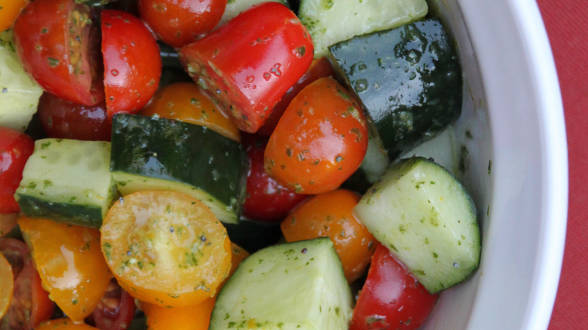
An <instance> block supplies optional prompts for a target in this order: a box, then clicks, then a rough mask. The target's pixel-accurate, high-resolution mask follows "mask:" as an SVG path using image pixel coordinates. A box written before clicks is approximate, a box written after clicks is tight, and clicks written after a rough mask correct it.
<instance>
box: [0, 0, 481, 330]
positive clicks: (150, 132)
mask: <svg viewBox="0 0 588 330" xmlns="http://www.w3.org/2000/svg"><path fill="white" fill-rule="evenodd" d="M0 5H1V6H0V32H1V33H0V91H1V92H0V329H63V330H65V329H96V328H97V329H145V328H148V329H211V330H216V329H329V330H331V329H332V330H337V329H354V330H363V329H416V328H419V327H420V326H421V325H422V324H424V322H425V321H426V319H427V317H428V315H429V314H430V313H431V311H432V310H433V308H434V306H435V303H436V301H437V299H438V296H439V293H440V292H442V291H443V290H445V289H448V288H451V287H452V286H454V285H456V284H459V283H460V282H462V281H465V280H467V278H468V277H469V276H471V274H472V273H473V272H474V271H475V270H476V269H477V267H478V265H479V261H480V250H481V244H480V229H479V225H478V221H477V215H476V214H477V212H476V207H475V205H474V203H473V201H472V199H471V198H470V196H469V194H468V192H467V191H466V189H465V188H464V186H462V184H461V183H460V182H459V181H458V179H457V178H456V176H454V174H453V173H452V172H453V171H454V169H453V168H451V167H449V168H447V169H446V168H445V167H443V166H442V165H440V164H438V163H436V162H435V159H433V158H425V157H415V156H410V155H412V154H414V148H416V147H418V146H419V145H421V143H423V142H424V141H427V140H430V139H431V138H433V137H435V136H437V135H438V134H439V133H441V132H442V131H444V130H446V129H448V127H450V125H451V124H452V123H453V122H454V121H455V120H456V119H457V118H458V117H459V115H460V113H461V101H462V88H463V87H462V77H461V69H460V65H459V59H458V57H457V53H456V50H455V47H454V45H453V43H452V39H451V36H450V35H449V34H448V31H447V30H446V29H445V28H444V26H443V24H442V22H441V21H440V20H439V19H438V18H436V16H435V15H434V13H431V12H430V11H429V7H428V5H427V2H426V0H361V1H351V0H349V1H343V0H341V1H334V0H301V1H286V0H276V1H267V0H228V1H227V0H198V1H196V0H136V1H133V0H119V1H116V0H34V1H27V0H17V1H11V2H10V3H9V4H6V5H5V4H4V3H1V2H0ZM449 129H450V128H449ZM436 153H437V154H439V150H436ZM441 153H442V152H441Z"/></svg>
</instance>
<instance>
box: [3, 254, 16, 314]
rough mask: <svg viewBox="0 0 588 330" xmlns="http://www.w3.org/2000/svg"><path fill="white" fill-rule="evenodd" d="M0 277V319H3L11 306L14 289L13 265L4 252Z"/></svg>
mask: <svg viewBox="0 0 588 330" xmlns="http://www.w3.org/2000/svg"><path fill="white" fill-rule="evenodd" d="M0 278H1V279H2V280H1V281H0V319H2V318H3V317H4V314H6V311H7V310H8V307H9V306H10V302H11V301H12V293H13V291H14V275H13V273H12V266H11V265H10V263H9V262H8V260H6V257H4V255H3V254H2V253H0Z"/></svg>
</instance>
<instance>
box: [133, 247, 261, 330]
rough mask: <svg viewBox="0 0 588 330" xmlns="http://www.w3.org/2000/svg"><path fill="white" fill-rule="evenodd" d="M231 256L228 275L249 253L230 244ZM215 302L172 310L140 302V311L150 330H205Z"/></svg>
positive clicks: (208, 301)
mask: <svg viewBox="0 0 588 330" xmlns="http://www.w3.org/2000/svg"><path fill="white" fill-rule="evenodd" d="M231 255H232V257H231V272H230V274H233V273H234V272H235V270H237V267H238V266H239V264H240V263H241V261H243V260H245V258H247V257H248V256H249V253H248V252H247V251H245V250H244V249H243V248H242V247H240V246H238V245H236V244H234V243H231ZM228 279H229V278H228V277H227V279H226V280H228ZM226 280H225V282H226ZM222 285H224V283H223V284H221V286H222ZM215 300H216V297H214V298H209V299H206V300H205V301H204V302H201V303H199V304H197V305H194V306H188V307H172V308H168V307H161V306H158V305H153V304H148V303H144V302H142V303H141V309H142V310H143V311H144V312H145V315H147V325H148V326H149V329H150V330H158V329H160V330H165V329H174V330H206V329H208V325H209V323H210V315H211V313H212V309H213V307H214V303H215Z"/></svg>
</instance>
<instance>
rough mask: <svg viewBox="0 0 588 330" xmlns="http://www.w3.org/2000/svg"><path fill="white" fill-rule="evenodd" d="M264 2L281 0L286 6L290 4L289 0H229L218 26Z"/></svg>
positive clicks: (278, 0)
mask: <svg viewBox="0 0 588 330" xmlns="http://www.w3.org/2000/svg"><path fill="white" fill-rule="evenodd" d="M264 2H279V3H281V4H283V5H285V6H288V1H287V0H229V1H227V7H226V8H225V12H224V13H223V17H221V20H220V22H219V23H218V25H217V27H219V26H221V25H223V24H225V23H226V22H228V21H230V20H232V19H233V18H235V17H236V16H237V15H239V14H240V13H242V12H244V11H245V10H247V9H249V8H251V7H253V6H255V5H258V4H260V3H264Z"/></svg>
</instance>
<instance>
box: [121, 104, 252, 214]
mask: <svg viewBox="0 0 588 330" xmlns="http://www.w3.org/2000/svg"><path fill="white" fill-rule="evenodd" d="M111 140H112V151H111V159H110V170H111V172H117V171H120V172H125V173H130V174H135V175H140V176H145V177H153V178H158V179H163V180H168V181H176V182H182V183H186V184H189V185H192V186H194V187H197V188H199V189H202V190H204V191H206V192H207V193H209V194H210V195H211V196H213V197H214V198H216V199H217V200H219V201H220V202H222V203H223V204H225V205H227V207H229V208H230V209H231V212H232V213H234V214H236V215H238V214H239V212H240V209H241V205H242V204H243V202H244V200H245V188H246V180H247V169H248V166H249V165H248V162H247V156H246V154H245V151H244V150H243V148H242V147H241V145H240V144H239V143H237V142H235V141H232V140H230V139H228V138H226V137H224V136H222V135H220V134H218V133H216V132H214V131H212V130H209V129H207V128H206V127H202V126H197V125H192V124H188V123H183V122H180V121H177V120H171V119H165V118H151V117H145V116H140V115H128V114H119V115H115V116H114V118H113V126H112V139H111ZM154 155H155V156H154ZM211 156H212V157H213V159H212V160H211V159H210V158H211ZM151 159H156V160H157V161H151ZM187 160H190V161H187ZM218 169H221V170H222V172H221V171H220V170H218ZM215 173H216V174H217V177H216V179H215V178H214V176H215Z"/></svg>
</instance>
